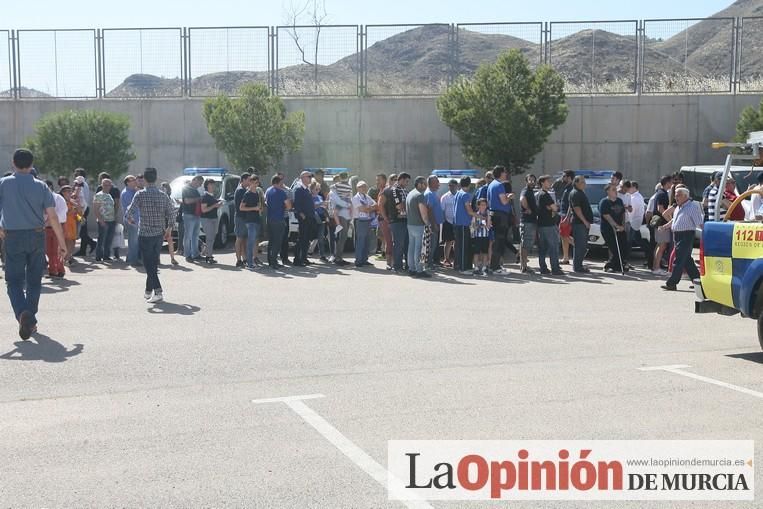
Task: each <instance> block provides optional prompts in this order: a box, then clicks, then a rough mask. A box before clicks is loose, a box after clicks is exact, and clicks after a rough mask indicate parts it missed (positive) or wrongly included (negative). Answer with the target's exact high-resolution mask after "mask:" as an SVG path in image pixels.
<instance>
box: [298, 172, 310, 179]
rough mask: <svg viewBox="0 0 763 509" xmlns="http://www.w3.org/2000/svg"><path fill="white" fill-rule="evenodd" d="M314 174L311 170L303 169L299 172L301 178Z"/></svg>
mask: <svg viewBox="0 0 763 509" xmlns="http://www.w3.org/2000/svg"><path fill="white" fill-rule="evenodd" d="M312 176H313V174H312V173H310V172H309V171H303V172H302V173H300V174H299V178H302V177H312Z"/></svg>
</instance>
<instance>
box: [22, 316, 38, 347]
mask: <svg viewBox="0 0 763 509" xmlns="http://www.w3.org/2000/svg"><path fill="white" fill-rule="evenodd" d="M36 330H37V327H36V326H35V324H34V317H33V316H32V313H30V312H29V311H22V312H21V315H19V337H20V338H21V339H23V340H24V341H26V340H28V339H29V338H30V337H32V334H34V332H35V331H36Z"/></svg>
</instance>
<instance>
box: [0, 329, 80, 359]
mask: <svg viewBox="0 0 763 509" xmlns="http://www.w3.org/2000/svg"><path fill="white" fill-rule="evenodd" d="M33 337H34V340H35V341H34V342H32V341H17V342H15V343H14V345H15V346H16V348H15V349H13V350H11V351H10V352H8V353H4V354H3V355H0V359H4V360H9V361H43V362H65V361H66V360H67V359H68V358H70V357H74V356H76V355H79V354H81V353H82V350H83V349H84V346H83V345H82V344H80V343H75V344H74V348H72V349H71V350H67V349H66V347H65V346H64V345H62V344H61V343H59V342H58V341H56V340H54V339H51V338H49V337H48V336H46V335H44V334H34V336H33Z"/></svg>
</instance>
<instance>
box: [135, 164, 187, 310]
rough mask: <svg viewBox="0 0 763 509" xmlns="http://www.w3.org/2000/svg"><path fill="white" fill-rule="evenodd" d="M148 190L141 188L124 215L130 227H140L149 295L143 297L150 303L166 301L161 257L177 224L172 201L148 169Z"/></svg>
mask: <svg viewBox="0 0 763 509" xmlns="http://www.w3.org/2000/svg"><path fill="white" fill-rule="evenodd" d="M143 177H144V179H145V181H146V187H145V189H141V190H140V191H138V192H137V193H135V196H134V197H133V199H132V203H130V206H129V207H128V208H127V211H126V212H125V218H127V222H128V223H129V224H132V225H134V224H136V218H137V217H138V214H140V224H138V243H139V245H140V253H141V258H142V259H143V266H144V267H145V268H146V292H145V293H144V295H143V298H144V299H145V300H146V302H148V303H150V304H156V303H158V302H162V301H163V300H164V291H163V290H162V284H161V283H160V282H159V254H160V253H161V249H162V244H163V243H164V238H165V237H166V236H169V235H171V234H172V225H173V223H174V222H175V207H174V206H173V204H172V199H171V198H170V197H169V196H167V194H166V193H164V191H162V190H161V189H159V188H157V187H156V178H157V172H156V168H146V171H145V172H144V173H143Z"/></svg>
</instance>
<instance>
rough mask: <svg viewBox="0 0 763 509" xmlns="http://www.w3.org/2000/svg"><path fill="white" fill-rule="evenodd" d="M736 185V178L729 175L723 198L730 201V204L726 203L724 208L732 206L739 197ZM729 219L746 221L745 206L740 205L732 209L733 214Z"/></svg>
mask: <svg viewBox="0 0 763 509" xmlns="http://www.w3.org/2000/svg"><path fill="white" fill-rule="evenodd" d="M736 187H737V183H736V181H735V180H734V177H732V176H731V175H729V179H728V180H727V181H726V188H725V189H724V190H723V200H724V202H728V204H726V203H724V205H725V206H724V207H723V208H724V209H727V208H728V207H730V206H731V204H732V203H734V200H736V199H737V193H736ZM727 219H728V220H729V221H744V207H742V206H739V207H737V208H735V209H734V210H733V211H732V213H731V216H730V217H728V218H727Z"/></svg>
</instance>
